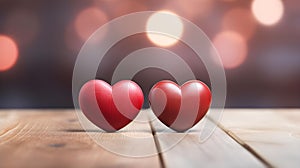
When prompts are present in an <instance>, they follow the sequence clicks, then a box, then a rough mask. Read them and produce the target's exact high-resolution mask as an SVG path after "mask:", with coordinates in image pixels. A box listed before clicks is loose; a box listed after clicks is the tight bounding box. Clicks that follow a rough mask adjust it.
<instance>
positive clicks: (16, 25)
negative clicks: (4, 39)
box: [4, 10, 39, 45]
mask: <svg viewBox="0 0 300 168" xmlns="http://www.w3.org/2000/svg"><path fill="white" fill-rule="evenodd" d="M4 31H5V32H6V33H7V34H10V35H12V36H13V37H14V39H15V40H16V41H17V42H18V44H19V45H28V44H30V43H31V42H32V41H33V40H34V39H35V37H36V36H37V34H38V31H39V22H38V17H37V15H36V14H35V13H33V12H31V11H28V10H15V11H12V12H11V13H10V14H9V15H8V17H7V18H6V19H5V24H4Z"/></svg>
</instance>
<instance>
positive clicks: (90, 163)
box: [0, 109, 300, 168]
mask: <svg viewBox="0 0 300 168" xmlns="http://www.w3.org/2000/svg"><path fill="white" fill-rule="evenodd" d="M299 112H300V110H298V109H278V110H273V109H226V110H225V112H224V114H223V120H222V121H221V124H220V125H219V127H218V128H217V129H216V130H215V132H214V134H213V135H212V136H211V137H210V138H209V139H208V140H207V141H205V142H203V143H202V142H199V140H198V135H199V132H198V131H201V129H200V128H199V130H198V129H196V130H195V131H193V132H191V133H189V134H188V135H186V136H185V137H184V138H183V139H182V140H181V141H180V142H179V143H176V145H175V146H174V147H172V148H170V149H168V150H166V151H164V152H162V153H159V154H155V155H151V156H148V157H126V156H122V155H118V154H116V153H114V152H110V151H108V150H107V149H105V148H103V147H101V146H99V145H98V144H97V143H95V142H94V141H93V140H92V139H91V138H90V136H93V137H96V138H98V140H100V141H101V142H103V144H108V145H112V144H115V145H113V146H115V149H116V150H122V151H123V153H124V152H125V153H126V152H127V153H136V154H139V152H140V151H142V150H145V151H147V152H145V153H146V154H150V153H156V152H157V151H160V150H161V149H163V148H164V147H165V146H166V145H168V144H167V142H168V141H170V142H172V141H174V140H178V139H179V138H178V137H180V136H181V134H182V133H176V132H172V131H170V132H161V130H160V128H157V127H154V126H153V123H152V122H151V123H147V122H144V123H139V122H133V123H131V124H130V125H128V126H127V127H125V128H124V129H122V130H121V131H120V132H117V133H102V132H97V131H92V130H91V131H89V132H88V133H86V132H85V131H84V130H83V128H82V127H81V125H80V123H79V121H78V118H77V116H76V114H75V112H74V110H41V109H36V110H0V168H22V167H25V168H27V167H28V168H44V167H45V168H48V167H49V168H60V167H63V168H82V167H85V168H93V167H273V166H274V167H299V165H300V122H299V121H300V113H299ZM149 116H150V117H149ZM139 117H141V118H142V119H144V118H143V117H148V118H151V117H152V113H151V111H150V110H148V111H143V112H141V115H140V116H139ZM139 119H140V118H139ZM89 135H90V136H89ZM160 135H162V136H160ZM125 136H133V137H139V138H145V137H147V138H146V141H143V143H142V144H139V141H134V140H130V139H128V138H124V137H125ZM132 146H136V147H132Z"/></svg>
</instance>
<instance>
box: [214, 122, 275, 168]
mask: <svg viewBox="0 0 300 168" xmlns="http://www.w3.org/2000/svg"><path fill="white" fill-rule="evenodd" d="M208 119H209V120H211V121H212V122H214V121H213V120H212V119H210V118H208ZM217 125H218V127H219V128H220V129H222V130H223V131H224V132H225V133H226V134H227V135H228V136H229V137H230V138H232V139H233V140H234V141H235V142H237V143H238V144H239V145H241V146H242V147H244V148H245V149H246V150H247V151H248V152H250V153H251V154H252V155H253V156H254V157H255V158H257V159H258V160H259V161H261V162H262V163H263V164H264V165H265V166H266V167H267V168H273V167H274V166H273V165H272V164H271V163H269V162H268V161H267V160H266V159H265V158H263V157H262V156H260V155H259V154H258V153H257V152H256V151H255V150H254V149H253V148H252V147H251V146H249V145H248V144H246V143H245V142H243V141H242V140H241V139H240V138H239V137H238V136H237V135H235V134H234V133H233V132H231V131H227V130H226V129H225V128H224V126H222V125H221V124H217Z"/></svg>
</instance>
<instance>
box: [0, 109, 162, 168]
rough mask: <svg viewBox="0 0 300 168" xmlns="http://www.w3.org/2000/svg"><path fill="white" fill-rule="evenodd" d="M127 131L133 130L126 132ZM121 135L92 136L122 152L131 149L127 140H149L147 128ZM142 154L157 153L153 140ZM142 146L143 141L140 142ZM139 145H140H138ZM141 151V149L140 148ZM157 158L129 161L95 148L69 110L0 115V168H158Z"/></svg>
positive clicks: (141, 127) (10, 112)
mask: <svg viewBox="0 0 300 168" xmlns="http://www.w3.org/2000/svg"><path fill="white" fill-rule="evenodd" d="M130 127H134V128H135V129H136V130H134V131H133V132H126V130H131V131H132V130H133V129H129V128H130ZM122 131H123V132H122V133H101V132H91V134H94V135H97V136H99V138H101V141H107V142H108V143H111V142H113V143H114V144H115V146H116V147H119V148H123V149H121V150H123V151H124V150H134V149H131V148H126V146H132V143H135V145H136V146H138V145H139V144H136V142H134V141H129V140H128V138H124V135H126V136H132V135H134V136H142V137H145V136H148V137H149V136H152V133H151V128H150V127H149V124H148V123H146V124H139V123H137V124H131V125H130V126H129V127H128V128H126V129H124V130H122ZM147 140H148V141H147V142H146V145H147V146H143V148H144V149H145V150H150V151H151V150H152V151H156V146H155V143H154V140H153V138H152V140H149V138H148V139H147ZM143 142H145V141H143ZM140 145H141V144H140ZM140 148H141V147H140ZM160 166H161V165H160V162H159V157H158V155H154V156H150V157H143V158H132V157H124V156H120V155H117V154H115V153H112V152H109V151H107V150H106V149H104V148H102V147H100V146H99V145H97V144H96V143H95V142H94V141H93V140H92V139H91V138H90V137H89V135H87V134H86V133H85V131H84V130H82V128H81V126H80V124H79V122H78V120H77V116H76V114H75V112H74V111H72V110H56V111H55V110H42V112H41V110H21V111H20V110H5V111H3V110H2V111H1V112H0V167H1V168H19V167H20V168H21V167H22V168H23V167H25V168H27V167H28V168H44V167H45V168H48V167H49V168H54V167H55V168H60V167H62V168H83V167H85V168H93V167H160Z"/></svg>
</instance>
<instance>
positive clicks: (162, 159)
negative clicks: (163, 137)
mask: <svg viewBox="0 0 300 168" xmlns="http://www.w3.org/2000/svg"><path fill="white" fill-rule="evenodd" d="M149 124H150V128H151V133H152V135H153V139H154V143H155V146H156V150H157V152H158V158H159V161H160V164H161V167H162V168H166V165H165V162H164V158H163V155H162V153H161V147H160V144H159V140H158V139H157V137H156V131H155V129H154V127H153V125H152V123H151V121H150V120H149Z"/></svg>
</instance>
